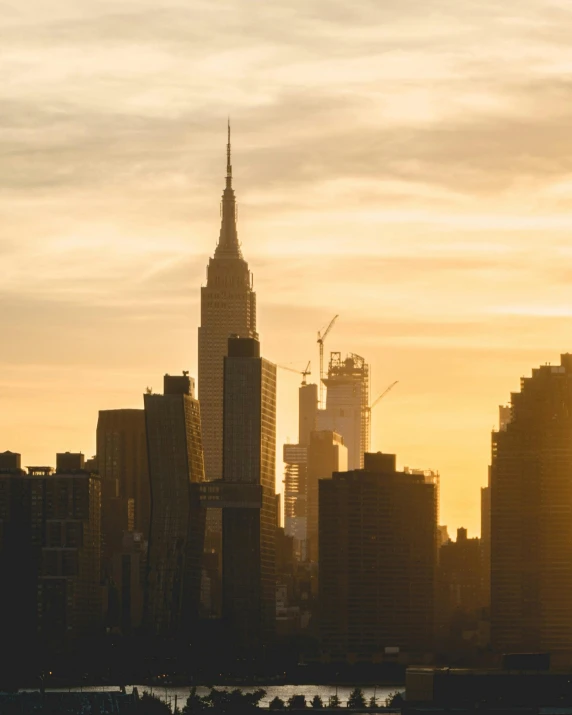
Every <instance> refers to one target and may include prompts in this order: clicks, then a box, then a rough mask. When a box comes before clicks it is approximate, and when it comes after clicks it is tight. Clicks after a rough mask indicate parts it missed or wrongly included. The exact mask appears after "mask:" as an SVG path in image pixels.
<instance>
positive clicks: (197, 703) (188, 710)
mask: <svg viewBox="0 0 572 715" xmlns="http://www.w3.org/2000/svg"><path fill="white" fill-rule="evenodd" d="M208 706H209V705H208V703H207V702H205V698H201V696H200V695H197V689H196V688H195V687H193V688H191V691H190V693H189V697H188V698H187V704H186V705H185V707H184V708H183V715H193V714H194V713H200V712H203V710H206V709H207V708H208Z"/></svg>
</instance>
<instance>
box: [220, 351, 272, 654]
mask: <svg viewBox="0 0 572 715" xmlns="http://www.w3.org/2000/svg"><path fill="white" fill-rule="evenodd" d="M275 470H276V366H275V365H273V364H272V363H270V362H268V361H267V360H264V359H263V358H261V357H260V343H259V342H258V340H256V339H254V338H231V339H229V341H228V357H226V358H225V360H224V466H223V485H222V487H223V489H224V492H225V493H226V494H227V495H228V499H227V502H229V505H228V506H227V507H225V508H223V530H222V533H223V558H222V568H223V617H224V619H225V623H226V625H227V627H228V629H229V635H230V638H231V639H232V642H233V643H234V645H235V646H236V648H237V650H238V651H239V652H249V653H254V652H257V651H258V650H259V649H260V647H261V646H263V645H264V644H266V643H268V642H269V641H270V640H271V639H272V636H273V633H274V626H275V614H276V601H275V587H276V579H275V538H276V494H275V493H276V472H275Z"/></svg>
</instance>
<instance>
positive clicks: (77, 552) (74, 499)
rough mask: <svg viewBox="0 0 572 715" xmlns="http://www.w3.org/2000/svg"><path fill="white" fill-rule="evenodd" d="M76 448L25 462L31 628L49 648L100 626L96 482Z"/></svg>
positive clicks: (65, 644)
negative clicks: (46, 461) (35, 568)
mask: <svg viewBox="0 0 572 715" xmlns="http://www.w3.org/2000/svg"><path fill="white" fill-rule="evenodd" d="M83 466H84V459H83V455H82V454H72V453H69V452H67V453H65V454H58V455H57V468H56V472H55V473H54V472H53V471H52V470H51V469H50V468H49V467H29V469H28V474H29V481H30V488H31V497H30V498H31V526H32V544H33V545H35V546H37V547H40V549H41V557H40V558H41V565H40V572H39V578H38V594H37V630H38V637H39V640H40V643H41V645H43V646H44V647H46V648H48V649H49V650H51V651H53V650H63V649H65V648H69V647H70V646H71V645H72V644H73V642H74V641H75V640H76V639H78V638H82V637H86V636H92V635H95V634H97V633H98V632H99V629H100V628H101V610H102V609H101V592H100V569H101V565H100V553H101V551H100V549H101V483H100V479H99V477H98V476H97V475H93V474H90V473H89V472H87V471H85V469H83Z"/></svg>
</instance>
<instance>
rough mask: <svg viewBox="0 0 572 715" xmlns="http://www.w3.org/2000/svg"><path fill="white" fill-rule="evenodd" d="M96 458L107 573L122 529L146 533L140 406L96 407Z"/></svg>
mask: <svg viewBox="0 0 572 715" xmlns="http://www.w3.org/2000/svg"><path fill="white" fill-rule="evenodd" d="M96 461H97V471H98V473H99V476H100V477H101V489H102V539H103V552H102V559H103V566H104V571H105V572H106V574H107V575H108V576H109V575H110V573H111V571H112V569H113V566H112V561H113V556H114V554H116V553H120V552H121V550H122V544H123V534H124V533H125V532H128V531H137V532H140V533H142V534H143V536H144V538H145V539H147V538H148V537H149V523H150V503H151V501H150V500H151V497H150V491H149V473H148V468H147V439H146V434H145V412H144V410H135V409H122V410H100V412H99V418H98V421H97V459H96Z"/></svg>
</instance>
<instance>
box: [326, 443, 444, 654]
mask: <svg viewBox="0 0 572 715" xmlns="http://www.w3.org/2000/svg"><path fill="white" fill-rule="evenodd" d="M319 495H320V527H319V533H320V562H319V598H320V630H321V640H322V650H323V651H324V652H325V653H326V654H327V655H328V656H329V657H330V658H331V659H332V660H334V661H335V660H346V659H348V658H349V659H355V660H358V661H359V660H365V661H368V660H371V659H376V658H380V657H383V654H384V653H385V652H387V651H386V649H390V650H391V651H395V650H396V649H398V650H400V651H401V652H406V653H415V654H422V653H429V652H431V650H432V646H433V629H434V592H435V575H436V566H437V495H436V485H435V483H434V480H433V478H432V477H427V476H425V475H422V474H406V473H403V472H397V471H396V470H395V456H394V455H386V454H380V453H378V454H366V455H365V469H363V470H353V471H349V472H345V473H337V474H334V476H333V478H332V479H324V480H321V481H320V484H319Z"/></svg>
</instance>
